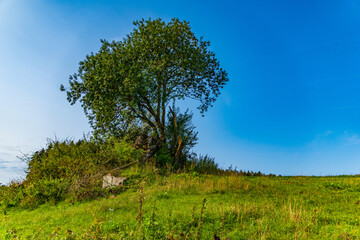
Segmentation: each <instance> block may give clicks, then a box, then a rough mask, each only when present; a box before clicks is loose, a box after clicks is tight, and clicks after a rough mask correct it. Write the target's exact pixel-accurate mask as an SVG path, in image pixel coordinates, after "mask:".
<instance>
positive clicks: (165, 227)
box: [0, 167, 360, 239]
mask: <svg viewBox="0 0 360 240" xmlns="http://www.w3.org/2000/svg"><path fill="white" fill-rule="evenodd" d="M141 171H144V170H141V169H139V168H137V167H132V168H130V169H128V170H126V172H125V173H124V174H125V175H126V176H127V177H128V179H127V181H126V182H127V183H126V184H125V185H124V186H123V187H122V188H123V190H122V191H118V192H117V193H116V194H114V195H109V196H107V197H100V198H97V199H95V200H90V201H84V202H71V201H62V202H59V203H56V204H51V203H47V204H44V205H41V206H40V207H38V208H34V209H21V208H18V207H14V208H9V209H6V210H4V211H3V213H2V216H1V224H0V236H1V239H360V218H359V211H360V204H359V203H360V177H359V176H334V177H300V176H299V177H281V176H239V175H238V174H228V175H223V176H217V175H201V174H198V173H196V172H193V173H180V174H174V173H168V174H165V175H159V174H158V172H157V169H152V170H151V169H150V170H149V169H148V170H147V174H144V172H141ZM139 176H141V177H139Z"/></svg>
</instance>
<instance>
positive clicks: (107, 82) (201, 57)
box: [61, 18, 228, 142]
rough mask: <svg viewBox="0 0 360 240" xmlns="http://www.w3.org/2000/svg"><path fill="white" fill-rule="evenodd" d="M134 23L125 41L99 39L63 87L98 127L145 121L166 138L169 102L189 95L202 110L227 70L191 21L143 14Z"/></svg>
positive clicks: (116, 129)
mask: <svg viewBox="0 0 360 240" xmlns="http://www.w3.org/2000/svg"><path fill="white" fill-rule="evenodd" d="M134 26H135V28H134V29H133V31H132V32H131V33H130V34H128V35H127V36H126V37H125V38H124V39H123V40H122V41H112V42H108V41H106V40H101V43H102V46H101V48H100V50H99V52H97V53H95V54H94V53H91V54H90V55H88V56H86V58H85V60H83V61H81V62H80V63H79V70H78V72H77V73H75V74H73V75H71V76H70V78H69V84H70V87H69V88H68V89H65V88H64V86H61V90H62V91H66V92H67V100H68V101H69V102H70V104H75V103H76V102H77V101H80V102H81V104H82V107H83V108H84V111H85V114H86V115H87V117H88V118H89V121H90V124H91V126H92V127H93V128H94V132H95V133H98V134H102V135H106V134H118V133H121V132H122V131H124V130H126V129H128V128H129V127H131V126H144V125H146V126H148V127H149V128H150V129H151V133H152V134H153V135H154V136H155V137H156V138H157V139H159V140H161V141H162V142H165V141H166V138H167V136H166V132H167V131H166V121H167V117H166V116H167V114H168V113H169V112H170V111H171V108H170V105H169V104H170V103H174V101H175V100H177V99H186V98H190V99H193V100H196V101H198V102H199V106H198V109H199V110H200V112H201V113H202V114H203V113H204V112H206V111H207V110H208V108H209V107H211V106H212V104H213V103H214V101H215V100H216V97H217V96H218V95H219V94H220V89H221V88H222V87H223V86H224V85H225V84H226V82H227V81H228V77H227V73H226V71H225V70H223V69H222V68H221V67H220V64H219V61H218V60H217V59H216V58H215V54H214V53H213V52H212V51H210V50H209V48H208V47H209V46H210V43H209V42H208V41H205V40H203V38H202V37H200V38H197V37H196V36H195V35H194V33H193V32H192V31H191V28H190V24H189V22H186V21H180V20H179V19H176V18H174V19H172V20H171V21H169V22H168V23H166V22H164V21H163V20H161V19H156V20H151V19H148V20H144V19H143V20H141V21H135V22H134ZM174 117H175V116H174Z"/></svg>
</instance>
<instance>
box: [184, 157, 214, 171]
mask: <svg viewBox="0 0 360 240" xmlns="http://www.w3.org/2000/svg"><path fill="white" fill-rule="evenodd" d="M190 164H191V170H193V171H195V172H197V173H200V174H217V173H219V172H220V169H219V166H218V164H217V163H215V158H213V157H210V156H208V155H205V156H202V155H200V156H199V157H194V158H192V160H191V161H190Z"/></svg>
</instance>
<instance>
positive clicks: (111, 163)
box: [0, 138, 142, 207]
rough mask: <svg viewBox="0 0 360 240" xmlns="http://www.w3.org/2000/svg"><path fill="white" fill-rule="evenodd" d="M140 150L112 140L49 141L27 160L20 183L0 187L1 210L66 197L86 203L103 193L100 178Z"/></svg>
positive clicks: (132, 160)
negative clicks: (25, 174)
mask: <svg viewBox="0 0 360 240" xmlns="http://www.w3.org/2000/svg"><path fill="white" fill-rule="evenodd" d="M141 154H142V150H138V149H135V148H133V147H132V146H131V144H130V143H127V142H125V141H124V140H119V139H115V138H111V139H108V140H107V141H102V142H100V141H94V140H86V139H84V140H79V141H77V142H74V141H72V140H64V141H57V140H56V141H51V140H49V142H48V144H47V146H46V147H45V148H43V149H41V150H39V151H36V152H35V153H33V154H32V155H31V156H30V157H29V158H28V159H26V160H27V162H28V170H27V176H26V179H25V180H24V181H23V182H12V183H11V184H9V185H8V186H4V187H1V188H0V204H1V205H2V206H5V207H12V206H22V207H33V206H38V205H39V204H43V203H47V202H51V203H56V202H58V201H61V200H64V199H66V198H68V199H71V200H76V201H81V200H89V199H93V198H96V197H99V196H102V195H104V194H106V193H107V191H106V190H103V189H102V188H101V183H102V176H103V175H104V174H105V173H106V172H109V171H112V170H114V169H117V168H119V167H121V166H123V165H126V164H129V163H131V162H134V161H136V160H138V159H139V158H140V156H141Z"/></svg>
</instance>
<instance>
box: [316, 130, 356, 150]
mask: <svg viewBox="0 0 360 240" xmlns="http://www.w3.org/2000/svg"><path fill="white" fill-rule="evenodd" d="M358 144H360V135H359V134H358V133H356V132H352V131H349V130H344V131H333V130H327V131H325V132H323V133H320V134H318V135H316V136H315V138H314V140H313V141H312V142H311V144H310V146H312V147H316V146H328V145H335V146H337V147H341V146H349V145H358Z"/></svg>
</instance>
